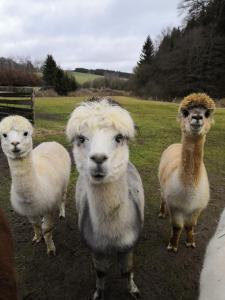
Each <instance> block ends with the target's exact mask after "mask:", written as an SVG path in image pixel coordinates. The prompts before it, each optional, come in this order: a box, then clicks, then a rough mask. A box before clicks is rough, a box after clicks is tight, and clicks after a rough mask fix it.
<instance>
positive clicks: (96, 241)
mask: <svg viewBox="0 0 225 300" xmlns="http://www.w3.org/2000/svg"><path fill="white" fill-rule="evenodd" d="M134 134H135V128H134V123H133V120H132V119H131V117H130V115H129V113H128V112H127V111H126V110H125V109H123V108H122V107H120V106H119V105H118V103H116V102H114V101H113V100H111V99H106V98H103V99H98V98H94V99H91V100H89V101H86V102H84V103H82V104H81V105H80V106H78V107H77V108H76V109H75V110H74V112H73V113H72V115H71V118H70V120H69V122H68V125H67V136H68V138H69V140H70V141H73V154H74V158H75V162H76V166H77V169H78V171H79V178H78V181H77V186H76V206H77V210H78V214H79V220H78V221H79V228H80V231H81V234H82V236H83V239H84V241H85V242H86V244H87V246H88V247H89V248H90V249H91V251H92V253H93V262H94V266H95V269H96V273H97V279H96V291H95V293H94V297H93V299H103V297H104V296H103V295H104V279H105V275H106V273H107V271H108V268H109V266H110V264H111V257H112V256H117V258H118V262H119V266H120V270H121V272H122V274H123V275H124V276H126V277H127V278H128V289H129V291H130V293H131V294H132V295H133V296H135V297H136V296H137V295H138V294H139V291H138V288H137V287H136V285H135V283H134V281H133V272H132V268H133V248H134V246H135V244H136V243H137V241H138V238H139V236H140V232H141V228H142V225H143V221H144V193H143V187H142V182H141V178H140V176H139V173H138V171H137V170H136V168H135V167H134V166H133V165H132V164H131V163H130V162H129V150H128V140H129V139H130V138H133V137H134Z"/></svg>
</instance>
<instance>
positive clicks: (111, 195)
mask: <svg viewBox="0 0 225 300" xmlns="http://www.w3.org/2000/svg"><path fill="white" fill-rule="evenodd" d="M88 200H89V206H90V212H91V214H93V215H92V217H94V218H95V219H99V218H101V219H104V220H108V219H110V218H111V219H113V218H116V217H117V216H118V214H119V211H121V208H122V207H123V206H124V204H125V203H126V202H127V200H128V185H127V174H126V173H125V174H123V175H122V176H121V177H120V178H119V179H117V180H116V181H113V182H110V183H104V184H91V183H89V187H88Z"/></svg>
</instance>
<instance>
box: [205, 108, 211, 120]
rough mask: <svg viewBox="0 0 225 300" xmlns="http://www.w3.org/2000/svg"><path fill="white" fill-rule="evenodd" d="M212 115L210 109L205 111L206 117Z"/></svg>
mask: <svg viewBox="0 0 225 300" xmlns="http://www.w3.org/2000/svg"><path fill="white" fill-rule="evenodd" d="M209 116H210V110H209V109H207V111H206V112H205V117H206V118H208V117H209Z"/></svg>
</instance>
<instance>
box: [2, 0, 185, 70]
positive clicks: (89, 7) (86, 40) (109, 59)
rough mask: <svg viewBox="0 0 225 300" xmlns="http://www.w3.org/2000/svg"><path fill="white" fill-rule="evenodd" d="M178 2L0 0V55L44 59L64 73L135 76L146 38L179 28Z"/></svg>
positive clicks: (176, 0) (161, 0) (149, 0)
mask: <svg viewBox="0 0 225 300" xmlns="http://www.w3.org/2000/svg"><path fill="white" fill-rule="evenodd" d="M178 2H179V0H170V1H168V0H158V1H151V0H139V1H138V0H104V1H103V0H83V1H80V0H64V1H62V0H20V1H17V2H16V1H15V0H1V2H0V20H1V21H0V42H1V48H0V56H6V57H9V56H13V57H15V56H30V57H31V58H32V59H44V58H45V57H46V55H47V54H48V53H51V54H53V56H54V58H55V59H56V61H57V63H58V64H60V65H61V66H62V67H64V68H71V69H72V68H75V67H82V66H83V67H88V68H99V67H101V68H110V69H116V70H123V71H131V70H132V68H133V67H134V66H135V64H136V62H137V60H138V58H139V55H140V52H141V48H142V45H143V43H144V40H145V39H146V36H147V35H148V34H150V35H151V37H152V38H153V39H155V38H156V37H157V35H159V34H160V32H161V30H162V29H164V28H165V27H167V26H177V25H179V24H180V19H179V18H178V14H177V4H178Z"/></svg>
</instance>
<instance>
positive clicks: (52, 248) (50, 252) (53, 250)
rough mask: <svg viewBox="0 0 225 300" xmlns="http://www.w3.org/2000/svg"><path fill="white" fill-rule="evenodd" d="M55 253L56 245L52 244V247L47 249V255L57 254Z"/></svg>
mask: <svg viewBox="0 0 225 300" xmlns="http://www.w3.org/2000/svg"><path fill="white" fill-rule="evenodd" d="M55 254H56V249H55V246H54V247H53V246H52V247H51V248H48V249H47V255H48V256H55Z"/></svg>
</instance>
